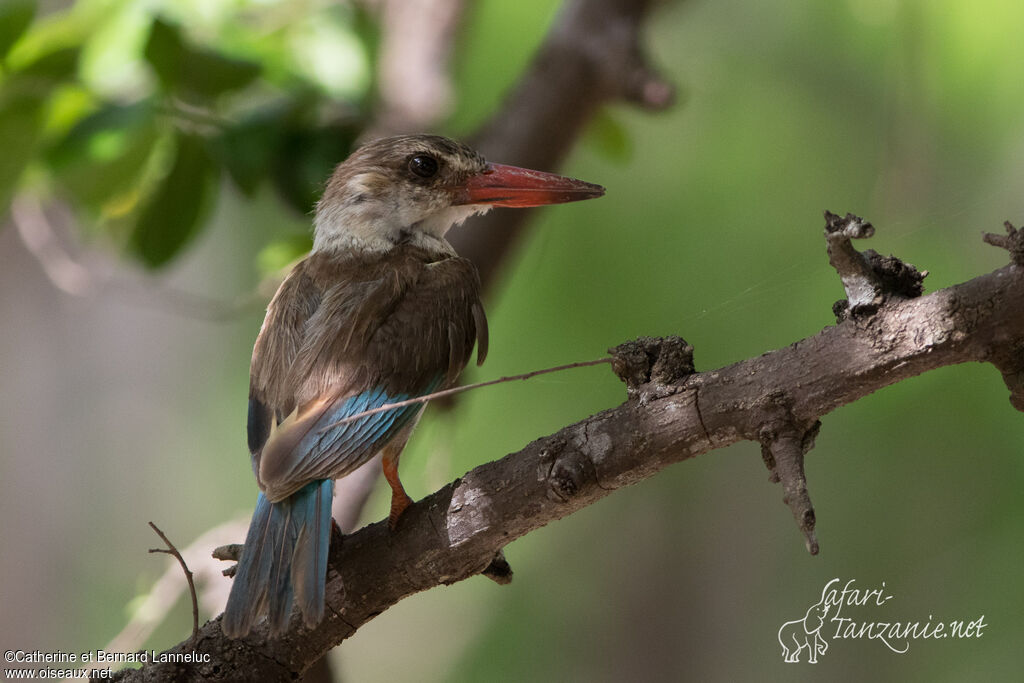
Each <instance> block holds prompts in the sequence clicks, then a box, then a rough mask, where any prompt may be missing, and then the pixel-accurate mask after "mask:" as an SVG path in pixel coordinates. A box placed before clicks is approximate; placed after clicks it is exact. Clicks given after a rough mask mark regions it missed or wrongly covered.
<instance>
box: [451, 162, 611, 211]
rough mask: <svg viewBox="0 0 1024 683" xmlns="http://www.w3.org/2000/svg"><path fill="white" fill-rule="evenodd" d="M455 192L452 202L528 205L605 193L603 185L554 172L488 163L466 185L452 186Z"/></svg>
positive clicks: (560, 201)
mask: <svg viewBox="0 0 1024 683" xmlns="http://www.w3.org/2000/svg"><path fill="white" fill-rule="evenodd" d="M453 194H454V197H453V201H452V203H453V204H490V205H491V206H514V207H518V208H525V207H528V206H544V205H546V204H564V203H565V202H578V201H580V200H581V199H593V198H594V197H600V196H601V195H603V194H604V188H603V187H601V186H600V185H595V184H593V183H587V182H584V181H582V180H576V179H574V178H566V177H565V176H560V175H555V174H554V173H545V172H544V171H531V170H530V169H528V168H519V167H517V166H506V165H505V164H487V168H486V169H485V170H484V171H483V172H482V173H478V174H476V175H474V176H471V177H470V178H469V180H468V181H467V182H466V184H465V185H462V186H460V187H456V188H453Z"/></svg>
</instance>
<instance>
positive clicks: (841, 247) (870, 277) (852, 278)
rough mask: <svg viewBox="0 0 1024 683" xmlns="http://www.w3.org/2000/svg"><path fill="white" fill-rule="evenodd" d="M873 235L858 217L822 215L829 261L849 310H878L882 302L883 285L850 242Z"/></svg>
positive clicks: (869, 227)
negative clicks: (836, 275) (840, 283)
mask: <svg viewBox="0 0 1024 683" xmlns="http://www.w3.org/2000/svg"><path fill="white" fill-rule="evenodd" d="M874 234H875V228H874V226H873V225H871V223H868V222H866V221H865V220H864V219H862V218H860V217H859V216H854V215H853V214H852V213H848V214H846V216H845V217H844V218H840V217H839V216H837V215H836V214H834V213H831V212H829V211H826V212H825V238H826V240H827V242H828V260H829V263H831V264H832V267H833V268H835V269H836V272H837V273H839V279H840V280H842V282H843V289H845V290H846V299H847V301H848V302H849V306H850V309H851V310H852V311H856V310H857V309H858V308H860V307H866V308H870V307H876V308H877V307H878V305H879V304H881V303H882V283H881V282H880V281H879V279H878V276H877V275H876V274H875V271H874V270H872V268H871V265H870V264H869V263H868V260H867V259H866V258H865V257H864V255H863V254H861V253H860V252H859V251H857V250H856V249H854V248H853V245H852V244H851V243H850V240H858V239H866V238H868V237H871V236H872V235H874Z"/></svg>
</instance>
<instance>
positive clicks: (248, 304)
mask: <svg viewBox="0 0 1024 683" xmlns="http://www.w3.org/2000/svg"><path fill="white" fill-rule="evenodd" d="M50 208H51V209H52V208H53V207H50ZM10 213H11V222H12V223H14V227H15V228H16V229H17V231H18V236H19V237H20V238H21V242H22V243H23V244H24V245H25V248H26V249H27V250H28V252H29V253H30V254H32V256H33V257H35V259H36V261H37V262H38V263H39V265H40V267H41V268H42V271H43V274H44V275H46V277H47V279H48V280H49V281H50V283H51V284H52V285H53V286H54V287H56V288H57V289H59V290H60V291H62V292H64V293H65V294H70V295H71V296H74V297H88V296H96V295H99V294H111V293H112V294H114V295H116V298H117V299H119V300H120V301H121V302H122V303H127V304H131V305H136V306H141V307H144V308H148V309H152V308H154V307H156V308H162V309H164V310H165V311H167V312H170V313H174V314H177V315H182V316H185V317H189V318H199V319H204V320H211V321H215V322H221V321H229V320H233V319H235V318H237V317H238V316H239V315H242V314H243V313H245V312H246V311H249V310H253V309H255V308H257V307H261V306H262V305H263V303H264V302H265V301H266V300H267V299H269V298H270V297H269V294H266V293H264V291H263V290H264V287H263V286H262V283H261V286H260V287H258V288H256V289H255V290H254V291H252V292H250V293H247V294H244V295H242V296H240V297H237V298H235V299H234V300H231V301H227V300H222V299H216V298H213V297H208V296H204V295H202V294H194V293H192V292H187V291H184V290H179V289H174V288H171V287H166V286H164V287H161V288H158V289H155V288H153V287H152V286H151V285H150V283H149V282H148V281H147V282H142V283H140V282H137V281H126V280H120V279H115V278H114V276H113V274H112V273H111V272H109V270H110V269H102V270H101V269H96V268H92V267H89V266H86V265H83V264H82V263H80V261H79V260H78V259H76V258H75V257H73V256H72V255H71V253H70V252H69V251H68V249H67V248H66V247H65V246H64V244H63V243H62V240H61V238H60V237H59V236H58V231H57V230H56V228H55V227H54V225H53V222H52V221H51V220H50V218H49V217H48V216H47V215H46V213H47V209H44V207H43V206H42V204H41V203H40V202H39V200H38V199H37V198H36V197H34V196H32V195H30V194H20V195H18V196H16V197H15V198H14V199H13V200H12V202H11V212H10ZM277 284H278V283H274V287H275V288H276V285H277Z"/></svg>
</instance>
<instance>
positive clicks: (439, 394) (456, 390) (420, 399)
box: [318, 357, 613, 433]
mask: <svg viewBox="0 0 1024 683" xmlns="http://www.w3.org/2000/svg"><path fill="white" fill-rule="evenodd" d="M611 362H613V359H612V358H610V357H609V358H598V359H597V360H584V361H579V362H576V363H568V364H566V365H557V366H555V367H553V368H544V369H543V370H532V371H530V372H524V373H523V374H521V375H509V376H507V377H499V378H498V379H491V380H487V381H486V382H477V383H476V384H464V385H462V386H460V387H452V388H451V389H444V390H442V391H435V392H434V393H432V394H424V395H423V396H417V397H416V398H410V399H407V400H405V401H397V402H395V403H385V404H384V405H382V406H378V407H376V408H372V409H370V410H364V411H363V412H361V413H356V414H355V415H349V416H348V417H344V418H342V419H340V420H338V421H337V422H332V423H330V424H329V425H326V426H324V427H321V428H320V430H319V432H318V433H323V432H326V431H327V430H329V429H334V428H335V427H340V426H341V425H343V424H348V423H349V422H352V421H354V420H361V419H363V418H364V417H369V416H370V415H376V414H377V413H385V412H387V411H389V410H395V409H396V408H405V407H406V406H412V405H416V404H417V403H426V402H427V401H432V400H433V399H435V398H446V397H448V396H454V395H456V394H461V393H463V392H466V391H472V390H473V389H480V388H482V387H489V386H493V385H495V384H502V383H504V382H515V381H518V380H526V379H530V378H531V377H537V376H538V375H547V374H550V373H552V372H561V371H563V370H573V369H575V368H587V367H590V366H591V365H600V364H602V363H611Z"/></svg>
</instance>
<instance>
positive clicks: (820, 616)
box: [779, 586, 830, 664]
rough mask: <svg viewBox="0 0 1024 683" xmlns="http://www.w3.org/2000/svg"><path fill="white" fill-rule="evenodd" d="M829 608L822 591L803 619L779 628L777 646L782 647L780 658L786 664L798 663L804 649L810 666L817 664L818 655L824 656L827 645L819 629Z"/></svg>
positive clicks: (789, 622)
mask: <svg viewBox="0 0 1024 683" xmlns="http://www.w3.org/2000/svg"><path fill="white" fill-rule="evenodd" d="M827 588H828V587H827V586H826V589H827ZM829 607H830V605H829V604H828V603H826V602H825V590H822V592H821V600H819V601H818V602H816V603H814V604H813V605H811V606H810V608H809V609H808V610H807V614H805V615H804V618H803V619H797V620H795V621H787V622H786V623H785V624H783V625H782V627H781V628H779V645H781V646H782V657H783V659H785V661H786V662H787V663H790V664H792V663H795V662H799V661H800V652H801V651H802V650H804V649H806V650H807V661H808V663H810V664H817V663H818V655H823V654H825V650H827V649H828V643H827V642H825V639H824V638H822V637H821V627H822V626H824V625H825V615H826V614H828V608H829Z"/></svg>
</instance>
